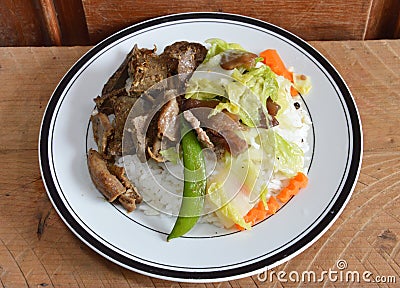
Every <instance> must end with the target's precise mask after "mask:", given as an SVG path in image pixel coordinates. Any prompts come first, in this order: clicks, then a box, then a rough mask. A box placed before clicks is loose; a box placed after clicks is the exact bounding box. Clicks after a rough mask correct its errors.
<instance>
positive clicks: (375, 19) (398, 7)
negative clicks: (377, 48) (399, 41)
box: [364, 0, 400, 39]
mask: <svg viewBox="0 0 400 288" xmlns="http://www.w3.org/2000/svg"><path fill="white" fill-rule="evenodd" d="M399 19H400V1H398V0H373V1H372V5H371V11H370V13H369V17H368V23H367V25H366V28H365V35H364V39H378V38H389V39H390V38H399V36H398V34H397V29H398V27H397V25H398V24H397V23H398V22H399V21H400V20H399Z"/></svg>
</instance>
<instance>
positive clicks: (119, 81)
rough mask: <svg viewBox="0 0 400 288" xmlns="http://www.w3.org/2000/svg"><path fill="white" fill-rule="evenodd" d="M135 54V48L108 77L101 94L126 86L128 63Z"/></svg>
mask: <svg viewBox="0 0 400 288" xmlns="http://www.w3.org/2000/svg"><path fill="white" fill-rule="evenodd" d="M132 56H133V50H132V51H130V52H129V53H128V55H126V57H125V60H124V61H123V62H122V63H121V65H120V66H119V67H118V69H117V71H115V72H114V74H113V75H112V76H111V77H110V79H108V81H107V83H106V84H105V85H104V87H103V90H102V92H101V95H104V94H108V93H110V92H111V91H114V90H118V89H120V88H125V83H126V79H127V78H128V76H129V75H128V63H129V61H130V60H131V58H132Z"/></svg>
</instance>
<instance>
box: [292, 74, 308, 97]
mask: <svg viewBox="0 0 400 288" xmlns="http://www.w3.org/2000/svg"><path fill="white" fill-rule="evenodd" d="M293 86H294V88H296V90H297V91H299V93H300V94H301V95H306V94H308V92H310V90H311V88H312V84H311V78H310V77H309V76H305V75H301V74H296V73H293Z"/></svg>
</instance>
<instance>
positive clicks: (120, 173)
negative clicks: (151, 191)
mask: <svg viewBox="0 0 400 288" xmlns="http://www.w3.org/2000/svg"><path fill="white" fill-rule="evenodd" d="M108 170H109V171H110V172H111V174H113V175H115V176H116V177H117V178H118V180H119V181H121V183H122V185H124V187H125V188H126V191H125V192H124V193H123V194H121V195H120V196H119V198H118V201H119V202H120V203H121V204H122V206H124V208H125V209H126V211H127V212H132V211H133V210H135V209H136V204H139V203H141V202H142V200H143V197H142V195H140V194H139V192H138V191H137V189H136V187H135V186H134V185H133V184H132V182H131V181H130V180H129V179H128V177H127V176H126V173H125V169H124V167H120V166H117V165H114V164H110V165H108Z"/></svg>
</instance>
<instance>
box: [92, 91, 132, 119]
mask: <svg viewBox="0 0 400 288" xmlns="http://www.w3.org/2000/svg"><path fill="white" fill-rule="evenodd" d="M120 96H128V92H126V89H125V88H120V89H116V90H113V91H111V92H108V93H106V94H103V95H101V96H97V97H96V98H95V99H94V102H95V103H96V108H97V110H98V111H100V112H102V113H104V114H106V115H110V114H114V102H115V100H116V99H117V98H118V97H120Z"/></svg>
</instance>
